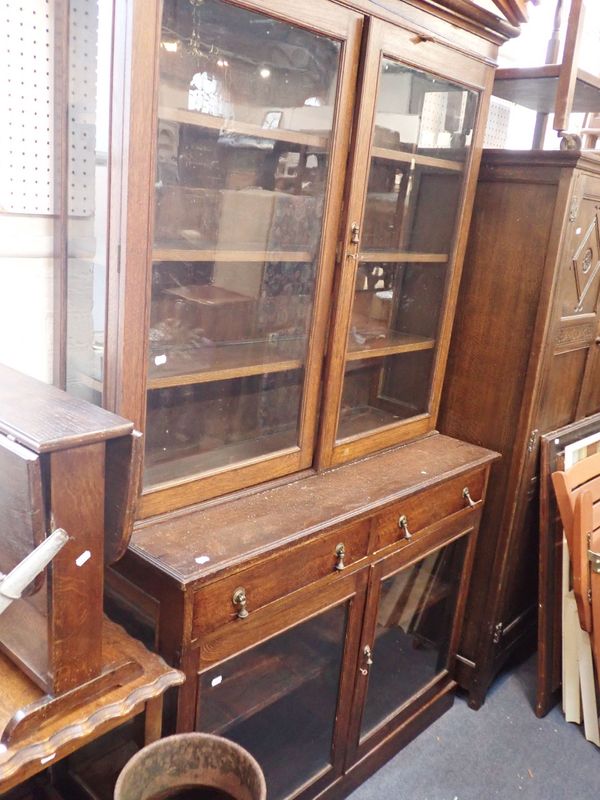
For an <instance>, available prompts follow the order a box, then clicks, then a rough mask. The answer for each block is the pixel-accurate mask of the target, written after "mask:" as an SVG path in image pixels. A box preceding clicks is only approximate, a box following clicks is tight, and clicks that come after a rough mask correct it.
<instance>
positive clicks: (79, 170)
mask: <svg viewBox="0 0 600 800" xmlns="http://www.w3.org/2000/svg"><path fill="white" fill-rule="evenodd" d="M55 2H63V0H10V2H7V3H3V4H2V5H3V8H2V10H1V11H0V36H1V37H2V41H3V46H2V47H0V76H2V80H1V81H0V115H1V119H2V125H0V211H1V212H5V213H6V212H8V213H13V214H36V215H50V214H53V213H54V212H55V180H56V179H57V178H58V177H59V176H58V170H57V167H56V162H55V154H56V152H57V150H55V147H57V146H58V142H55V114H56V113H60V109H57V108H56V107H55V91H54V89H55V87H54V82H55V79H57V78H56V75H55V47H54V42H55ZM69 5H70V7H69V75H68V89H67V102H68V109H67V114H68V139H69V141H68V153H69V156H68V170H67V171H66V172H67V175H68V182H67V195H66V196H67V201H68V203H67V208H68V214H69V216H71V217H86V216H89V215H91V214H93V211H94V170H95V110H96V55H97V53H96V50H97V26H98V20H97V16H98V0H71V2H70V4H69Z"/></svg>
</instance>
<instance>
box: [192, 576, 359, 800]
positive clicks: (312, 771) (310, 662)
mask: <svg viewBox="0 0 600 800" xmlns="http://www.w3.org/2000/svg"><path fill="white" fill-rule="evenodd" d="M366 582H367V575H366V570H362V571H361V572H359V573H355V574H354V575H351V576H348V578H341V580H340V581H337V582H336V586H335V591H334V593H333V594H334V595H335V597H334V598H332V592H330V591H329V590H325V591H323V590H321V591H320V593H318V592H317V593H316V594H315V593H314V592H313V593H312V595H311V594H310V593H307V592H297V593H295V599H294V601H293V603H292V602H291V601H290V599H289V598H288V600H287V601H286V604H285V605H283V606H282V604H276V605H277V606H279V608H276V609H274V611H273V613H272V618H271V619H267V616H268V614H269V613H270V612H269V609H268V608H263V609H260V610H259V611H257V612H256V613H255V614H254V616H252V614H250V615H249V617H248V618H247V619H241V620H238V621H237V622H236V625H235V627H236V628H237V630H238V631H242V630H244V631H245V635H244V638H245V639H246V640H247V641H248V642H249V641H251V640H252V639H254V640H256V639H258V638H263V641H261V643H260V644H256V645H254V646H250V647H249V649H246V650H245V651H244V652H241V653H239V651H238V654H236V655H234V656H233V657H231V658H229V659H227V660H225V661H220V662H219V663H218V664H215V665H214V666H211V667H209V668H207V669H203V670H202V671H201V672H200V675H199V682H200V683H199V693H198V718H197V730H200V731H206V732H211V733H217V734H220V735H223V736H226V737H227V738H229V739H233V740H234V741H235V742H238V743H239V744H241V745H242V746H243V747H245V748H246V749H247V750H249V751H250V752H251V753H252V755H254V757H255V758H256V759H257V761H258V762H259V764H260V765H261V767H262V769H263V771H264V773H265V778H266V782H267V795H268V797H269V800H281V799H282V798H287V797H292V796H293V797H297V796H299V795H302V794H303V793H304V791H305V790H306V791H307V793H308V794H310V795H311V796H312V795H313V794H315V793H316V791H317V790H318V789H319V788H320V785H321V784H322V785H323V786H325V785H327V783H329V782H330V781H331V780H333V779H334V778H335V777H337V775H339V774H341V771H342V767H343V760H344V746H343V742H344V741H345V739H346V736H347V725H348V717H349V710H350V706H351V696H352V689H353V686H352V684H353V677H354V665H355V664H356V659H357V653H358V644H359V641H360V627H361V622H362V615H363V611H364V598H365V590H366ZM305 600H306V603H305ZM305 606H312V608H313V609H315V608H318V607H320V609H321V610H317V611H313V613H312V614H311V615H310V616H308V617H307V612H306V608H305ZM292 610H293V612H294V613H295V614H296V616H297V617H300V619H298V620H297V621H292V620H291V619H290V616H291V612H292ZM302 611H304V618H302V616H301V612H302ZM309 613H310V612H309ZM286 620H287V623H288V625H291V626H290V627H288V628H287V629H285V630H281V628H280V631H279V632H276V633H273V634H272V635H270V636H269V634H268V633H266V635H267V636H268V638H264V637H265V629H266V628H271V629H272V630H273V629H274V628H275V627H277V626H281V624H282V623H285V622H286ZM238 623H239V624H238ZM239 644H240V642H237V645H238V646H239ZM208 649H210V647H209V648H208Z"/></svg>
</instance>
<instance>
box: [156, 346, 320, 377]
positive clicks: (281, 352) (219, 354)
mask: <svg viewBox="0 0 600 800" xmlns="http://www.w3.org/2000/svg"><path fill="white" fill-rule="evenodd" d="M305 347H306V343H305V341H304V340H298V339H294V340H293V341H290V340H286V341H280V342H251V343H248V344H231V345H219V346H217V347H204V348H197V349H195V350H194V349H190V350H188V351H186V354H183V353H175V354H174V355H172V356H167V358H168V360H167V362H166V364H164V365H162V366H156V365H155V364H153V363H152V364H151V365H150V368H149V372H148V384H147V385H148V389H165V388H167V387H169V386H187V385H189V384H196V383H208V382H209V381H224V380H231V379H233V378H245V377H248V376H250V375H263V374H265V375H266V374H268V373H272V372H286V371H287V370H290V369H300V368H301V367H302V366H303V363H304V360H303V359H304V350H305Z"/></svg>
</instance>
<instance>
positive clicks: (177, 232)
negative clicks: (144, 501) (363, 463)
mask: <svg viewBox="0 0 600 800" xmlns="http://www.w3.org/2000/svg"><path fill="white" fill-rule="evenodd" d="M341 53H342V46H341V42H340V41H337V40H335V39H333V38H330V37H328V36H324V35H319V34H317V33H314V32H310V31H308V30H305V29H303V28H301V27H299V26H297V25H292V24H288V23H287V22H284V21H280V20H278V19H274V18H272V17H270V16H267V15H266V14H263V13H258V12H256V11H251V10H248V9H244V8H239V7H237V6H234V5H231V4H229V3H226V2H223V1H222V0H203V2H196V1H195V0H194V1H192V0H165V2H164V9H163V21H162V39H161V45H160V82H159V100H158V103H159V108H158V117H159V118H158V133H157V170H156V189H155V221H154V249H153V271H152V300H151V320H150V331H149V339H150V346H149V365H148V399H147V425H146V430H147V435H146V474H145V483H146V486H148V487H157V486H160V485H161V484H162V483H168V482H170V481H177V480H182V479H185V478H187V477H191V476H196V475H200V474H202V473H206V472H210V471H211V470H218V469H221V468H224V467H229V466H232V465H236V464H240V463H244V462H248V461H249V460H252V459H256V458H258V457H265V456H269V455H272V454H273V453H276V452H278V451H283V450H285V449H289V448H297V447H298V446H299V444H300V430H301V425H302V420H301V409H302V398H303V392H304V383H305V379H306V376H307V371H306V366H307V345H308V338H309V333H310V329H311V324H312V319H313V306H314V302H315V287H316V284H317V280H318V262H319V248H320V243H321V234H322V225H323V213H324V202H325V195H326V188H327V186H328V174H329V169H330V156H331V144H332V131H333V121H334V112H335V103H336V97H337V92H338V78H339V66H340V58H341Z"/></svg>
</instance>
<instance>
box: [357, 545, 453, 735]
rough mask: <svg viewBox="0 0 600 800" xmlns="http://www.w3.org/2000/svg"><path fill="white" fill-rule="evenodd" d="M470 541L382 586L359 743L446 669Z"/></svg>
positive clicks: (445, 550)
mask: <svg viewBox="0 0 600 800" xmlns="http://www.w3.org/2000/svg"><path fill="white" fill-rule="evenodd" d="M468 538H469V537H467V536H463V537H462V538H460V539H457V540H456V541H454V542H452V543H451V544H449V545H447V546H446V547H443V548H442V549H440V550H437V551H436V552H434V553H432V554H431V555H429V556H427V557H426V558H424V559H423V560H422V561H419V562H417V563H416V564H413V565H412V566H411V567H408V568H407V569H404V570H401V571H400V572H397V573H395V574H394V575H391V576H390V577H389V578H386V579H385V580H384V581H382V583H381V591H380V597H379V604H378V608H377V621H376V626H375V637H374V642H373V647H372V651H373V654H372V660H373V663H372V664H371V665H370V666H369V677H368V681H369V684H368V688H367V695H366V701H365V705H364V710H363V715H362V722H361V728H360V739H361V742H362V741H363V740H364V739H365V738H366V737H368V736H369V735H370V734H371V733H372V732H373V731H374V730H375V729H376V728H378V727H379V726H380V725H381V724H382V723H383V722H384V721H385V720H386V719H387V718H389V717H390V716H392V715H394V714H395V713H397V712H398V711H399V710H400V709H401V708H402V707H403V706H405V705H406V704H407V703H408V702H409V701H410V700H411V698H413V697H414V696H415V695H416V694H417V693H418V692H419V691H420V690H421V689H423V688H424V687H425V686H426V685H427V684H428V683H429V682H430V681H431V680H433V679H434V678H435V676H436V675H438V674H439V673H440V672H442V671H443V670H444V669H446V665H447V661H448V655H449V653H448V649H449V645H450V638H451V635H452V628H453V623H454V615H455V610H456V603H457V599H458V592H459V588H460V581H461V576H462V569H463V564H464V558H465V552H466V546H467V541H468Z"/></svg>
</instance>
